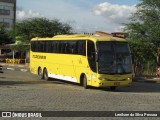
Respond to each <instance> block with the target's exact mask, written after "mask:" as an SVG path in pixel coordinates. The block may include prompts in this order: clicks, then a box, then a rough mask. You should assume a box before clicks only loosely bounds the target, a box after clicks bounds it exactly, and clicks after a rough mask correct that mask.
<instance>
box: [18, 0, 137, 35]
mask: <svg viewBox="0 0 160 120" xmlns="http://www.w3.org/2000/svg"><path fill="white" fill-rule="evenodd" d="M138 2H139V0H29V1H27V0H17V8H18V9H17V19H26V18H32V17H46V18H49V19H54V18H57V19H59V20H60V21H62V22H67V23H69V24H71V25H72V26H73V28H74V31H75V32H95V31H105V32H117V31H121V30H122V28H123V25H122V23H127V22H128V21H127V18H128V17H129V15H130V14H131V13H133V12H134V11H135V5H136V4H137V3H138Z"/></svg>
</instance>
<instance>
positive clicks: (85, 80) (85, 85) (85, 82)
mask: <svg viewBox="0 0 160 120" xmlns="http://www.w3.org/2000/svg"><path fill="white" fill-rule="evenodd" d="M83 87H84V88H85V89H88V85H87V77H86V76H85V75H84V77H83Z"/></svg>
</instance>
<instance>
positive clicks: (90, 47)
mask: <svg viewBox="0 0 160 120" xmlns="http://www.w3.org/2000/svg"><path fill="white" fill-rule="evenodd" d="M87 57H88V62H89V66H90V68H91V70H92V71H93V72H96V71H97V69H96V61H95V45H94V42H92V41H87Z"/></svg>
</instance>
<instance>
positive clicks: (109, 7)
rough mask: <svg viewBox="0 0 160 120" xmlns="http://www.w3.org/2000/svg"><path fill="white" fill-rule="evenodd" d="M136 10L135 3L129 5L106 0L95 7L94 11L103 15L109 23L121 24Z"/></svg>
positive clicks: (98, 14)
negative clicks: (106, 0)
mask: <svg viewBox="0 0 160 120" xmlns="http://www.w3.org/2000/svg"><path fill="white" fill-rule="evenodd" d="M135 10H136V8H135V5H132V6H127V5H118V4H111V3H108V2H104V3H101V4H99V5H97V6H96V7H94V9H93V12H94V14H95V15H97V16H103V17H104V18H105V20H106V22H107V23H109V24H113V25H120V24H122V23H126V22H127V20H128V17H129V16H130V15H131V13H133V12H135Z"/></svg>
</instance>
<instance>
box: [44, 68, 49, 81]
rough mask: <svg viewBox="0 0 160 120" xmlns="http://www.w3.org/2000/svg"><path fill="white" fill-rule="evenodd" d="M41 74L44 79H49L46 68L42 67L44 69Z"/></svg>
mask: <svg viewBox="0 0 160 120" xmlns="http://www.w3.org/2000/svg"><path fill="white" fill-rule="evenodd" d="M43 76H44V79H45V80H49V78H48V72H47V69H44V71H43Z"/></svg>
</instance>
